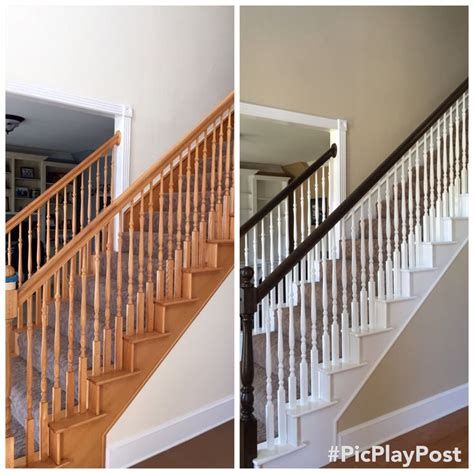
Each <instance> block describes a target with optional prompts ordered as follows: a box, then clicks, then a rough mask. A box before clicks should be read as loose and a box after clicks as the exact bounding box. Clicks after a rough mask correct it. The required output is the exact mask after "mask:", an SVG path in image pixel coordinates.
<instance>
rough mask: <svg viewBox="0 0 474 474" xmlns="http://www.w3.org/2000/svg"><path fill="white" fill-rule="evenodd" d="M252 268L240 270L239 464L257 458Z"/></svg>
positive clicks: (248, 465) (251, 464) (248, 462)
mask: <svg viewBox="0 0 474 474" xmlns="http://www.w3.org/2000/svg"><path fill="white" fill-rule="evenodd" d="M252 280H253V269H252V268H251V267H244V268H242V269H241V270H240V288H241V289H242V304H241V311H240V321H241V330H242V359H241V362H240V378H241V382H242V385H241V389H240V467H253V460H254V459H255V458H256V457H257V420H256V418H255V416H254V414H253V401H254V397H253V376H254V369H253V341H252V330H253V318H254V314H255V311H256V310H257V300H256V288H255V286H254V284H253V281H252Z"/></svg>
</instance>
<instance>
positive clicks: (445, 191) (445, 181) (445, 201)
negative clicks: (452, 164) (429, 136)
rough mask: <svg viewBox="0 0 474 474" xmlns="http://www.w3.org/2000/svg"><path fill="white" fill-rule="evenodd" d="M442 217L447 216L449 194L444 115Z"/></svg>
mask: <svg viewBox="0 0 474 474" xmlns="http://www.w3.org/2000/svg"><path fill="white" fill-rule="evenodd" d="M443 119H444V126H443V198H442V201H443V217H448V215H449V193H448V133H447V128H446V121H447V118H446V115H444V116H443Z"/></svg>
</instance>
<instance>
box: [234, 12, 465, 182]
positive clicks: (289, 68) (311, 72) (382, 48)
mask: <svg viewBox="0 0 474 474" xmlns="http://www.w3.org/2000/svg"><path fill="white" fill-rule="evenodd" d="M240 24H241V54H240V55H241V99H242V101H245V102H252V103H256V104H261V105H267V106H273V107H278V108H283V109H289V110H294V111H298V112H306V113H309V114H315V115H321V116H327V117H334V118H343V119H347V120H348V136H347V138H348V140H347V162H348V169H347V173H348V175H347V177H348V179H347V182H348V191H351V190H353V189H354V187H355V186H356V185H357V184H359V183H360V182H361V181H362V179H363V178H364V177H365V176H367V174H368V173H370V172H371V171H372V170H373V169H374V168H375V167H376V165H377V164H378V163H380V162H381V161H382V160H383V159H384V158H385V157H386V156H387V155H388V154H389V153H390V152H391V151H393V150H394V149H395V148H396V147H397V146H398V145H399V144H400V143H401V142H402V140H403V139H404V138H405V137H406V136H407V135H408V134H409V133H410V132H411V131H413V129H414V128H415V127H416V126H417V125H418V124H419V123H420V122H421V121H422V120H423V119H424V118H425V117H426V116H427V115H428V114H429V113H430V112H432V111H433V110H434V108H435V107H436V106H437V105H439V104H440V103H441V101H442V100H443V99H444V98H445V97H446V96H447V95H448V94H449V93H450V92H451V91H452V90H454V88H455V87H456V86H457V85H459V84H460V83H461V82H462V80H464V79H465V78H466V77H467V74H468V10H467V7H270V8H268V7H244V8H242V9H241V20H240Z"/></svg>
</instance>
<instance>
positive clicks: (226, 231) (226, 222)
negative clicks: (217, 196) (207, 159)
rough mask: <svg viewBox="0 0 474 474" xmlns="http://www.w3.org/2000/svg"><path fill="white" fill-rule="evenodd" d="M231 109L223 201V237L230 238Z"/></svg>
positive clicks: (228, 121) (228, 122)
mask: <svg viewBox="0 0 474 474" xmlns="http://www.w3.org/2000/svg"><path fill="white" fill-rule="evenodd" d="M231 116H232V114H231V111H230V109H229V111H228V115H227V141H226V158H225V183H224V202H223V218H222V219H223V229H222V237H223V238H224V239H229V238H230V231H231V229H230V208H231V203H230V150H231V146H232V143H231V135H232V125H231V120H230V119H231Z"/></svg>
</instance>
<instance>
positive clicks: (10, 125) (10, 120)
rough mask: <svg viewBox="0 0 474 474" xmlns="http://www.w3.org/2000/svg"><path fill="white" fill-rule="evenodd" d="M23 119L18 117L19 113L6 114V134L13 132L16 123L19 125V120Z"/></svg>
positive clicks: (16, 125)
mask: <svg viewBox="0 0 474 474" xmlns="http://www.w3.org/2000/svg"><path fill="white" fill-rule="evenodd" d="M24 120H25V119H24V118H23V117H20V116H19V115H11V114H6V116H5V131H6V132H7V135H8V134H9V133H10V132H13V130H15V128H16V127H18V125H20V123H21V122H23V121H24Z"/></svg>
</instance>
